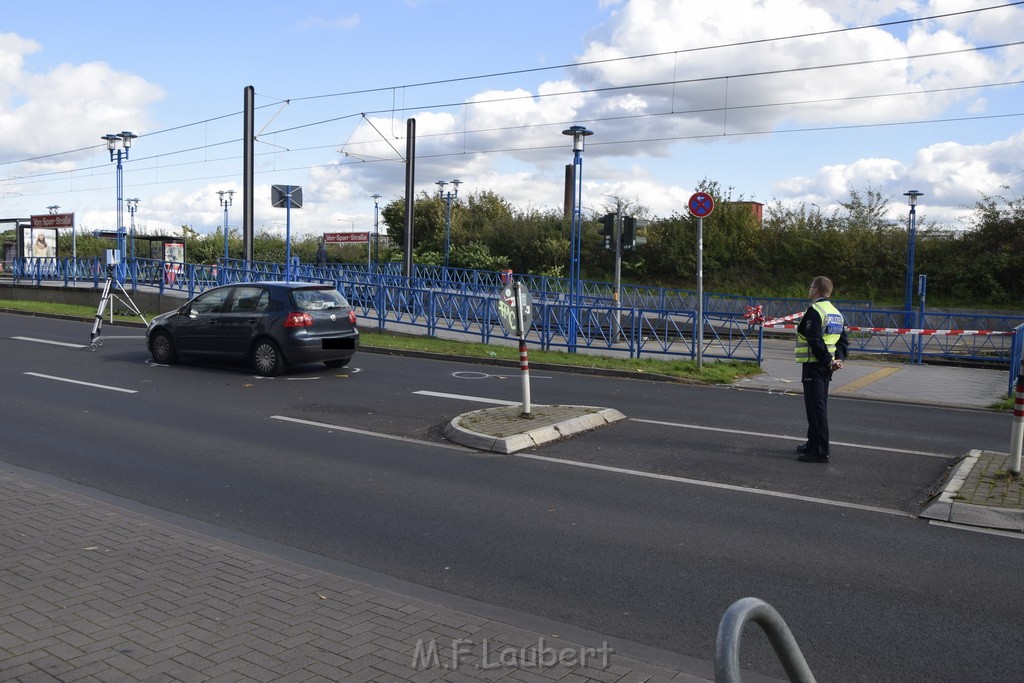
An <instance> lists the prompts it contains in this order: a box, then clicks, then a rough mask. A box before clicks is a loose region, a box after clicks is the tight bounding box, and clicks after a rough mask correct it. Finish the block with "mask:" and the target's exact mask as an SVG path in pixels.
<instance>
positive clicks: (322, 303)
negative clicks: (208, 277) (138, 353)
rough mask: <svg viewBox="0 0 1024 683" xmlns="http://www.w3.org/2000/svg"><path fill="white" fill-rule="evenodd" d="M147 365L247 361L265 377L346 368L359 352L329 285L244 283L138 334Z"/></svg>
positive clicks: (343, 306) (345, 307)
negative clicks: (292, 370) (299, 369)
mask: <svg viewBox="0 0 1024 683" xmlns="http://www.w3.org/2000/svg"><path fill="white" fill-rule="evenodd" d="M146 344H147V346H148V347H149V352H150V353H151V354H152V356H153V360H154V361H155V362H157V363H160V364H170V363H174V362H176V361H177V360H178V357H179V356H191V357H195V358H205V359H209V360H214V359H235V360H242V361H248V362H249V363H251V365H252V367H253V369H254V370H255V371H256V373H257V374H260V375H264V376H267V377H272V376H275V375H279V374H281V373H282V372H284V371H285V369H286V368H287V367H288V366H289V365H297V364H301V363H319V362H322V363H324V364H325V365H326V366H327V367H329V368H340V367H344V366H345V365H347V364H348V362H349V360H351V358H352V356H353V354H355V352H356V349H357V348H358V347H359V330H358V329H357V328H356V314H355V311H353V310H352V307H351V306H349V303H348V301H346V300H345V297H343V296H342V295H341V293H340V292H338V290H337V289H335V288H334V287H332V286H330V285H316V284H309V283H301V282H246V283H239V284H234V285H222V286H220V287H214V288H213V289H209V290H207V291H205V292H203V293H202V294H200V295H199V296H197V297H195V298H194V299H192V300H191V301H189V302H188V303H187V304H185V305H184V306H181V307H180V308H178V309H177V310H174V311H170V312H168V313H163V314H161V315H158V316H156V317H155V318H153V320H152V322H150V324H149V327H148V329H147V330H146Z"/></svg>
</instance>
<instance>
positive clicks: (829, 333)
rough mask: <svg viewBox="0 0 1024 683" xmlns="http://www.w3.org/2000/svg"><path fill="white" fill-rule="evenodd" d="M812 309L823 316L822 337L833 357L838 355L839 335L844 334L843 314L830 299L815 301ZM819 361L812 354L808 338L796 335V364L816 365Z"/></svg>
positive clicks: (798, 333)
mask: <svg viewBox="0 0 1024 683" xmlns="http://www.w3.org/2000/svg"><path fill="white" fill-rule="evenodd" d="M811 308H813V309H814V310H816V311H817V312H818V315H820V316H821V333H822V334H821V336H822V339H824V340H825V348H826V349H828V352H829V353H831V354H832V355H833V357H834V356H835V354H836V344H837V343H838V342H839V335H841V334H842V333H843V325H844V321H843V314H842V313H840V312H839V309H838V308H836V307H835V306H833V305H832V302H831V301H829V300H828V299H823V300H821V301H815V302H814V303H813V304H811ZM816 361H817V359H816V358H815V357H814V354H813V353H811V347H810V345H808V343H807V337H805V336H804V335H802V334H800V332H797V333H796V362H797V363H814V362H816Z"/></svg>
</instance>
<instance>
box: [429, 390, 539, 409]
mask: <svg viewBox="0 0 1024 683" xmlns="http://www.w3.org/2000/svg"><path fill="white" fill-rule="evenodd" d="M412 393H414V394H419V395H420V396H433V397H435V398H454V399H456V400H458V401H474V402H476V403H493V404H495V405H499V406H517V405H519V404H520V403H522V401H502V400H501V399H498V398H483V397H481V396H465V395H463V394H445V393H442V392H440V391H414V392H412Z"/></svg>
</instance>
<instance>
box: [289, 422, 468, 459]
mask: <svg viewBox="0 0 1024 683" xmlns="http://www.w3.org/2000/svg"><path fill="white" fill-rule="evenodd" d="M270 419H271V420H281V421H282V422H294V423H295V424H300V425H306V426H308V427H322V428H323V429H331V430H334V431H339V432H349V433H352V434H362V435H363V436H375V437H377V438H379V439H390V440H392V441H404V442H405V443H414V444H418V445H420V446H435V447H437V448H446V449H448V450H452V451H462V452H464V453H479V452H480V451H478V450H476V449H475V448H466V447H465V446H457V445H455V444H447V443H438V442H436V441H424V440H422V439H411V438H409V437H407V436H395V435H394V434H384V433H383V432H371V431H368V430H366V429H356V428H354V427H342V426H341V425H333V424H328V423H327V422H314V421H312V420H300V419H298V418H295V417H286V416H285V415H271V416H270Z"/></svg>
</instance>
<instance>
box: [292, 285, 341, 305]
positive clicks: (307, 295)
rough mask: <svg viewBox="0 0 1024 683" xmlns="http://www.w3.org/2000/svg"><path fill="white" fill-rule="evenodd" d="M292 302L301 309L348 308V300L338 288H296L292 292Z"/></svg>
mask: <svg viewBox="0 0 1024 683" xmlns="http://www.w3.org/2000/svg"><path fill="white" fill-rule="evenodd" d="M292 304H293V308H294V309H295V310H299V311H322V310H325V309H328V308H348V302H347V301H345V297H343V296H342V295H341V292H339V291H338V290H336V289H331V288H329V287H324V288H322V289H320V288H317V289H296V290H295V291H293V292H292Z"/></svg>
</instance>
